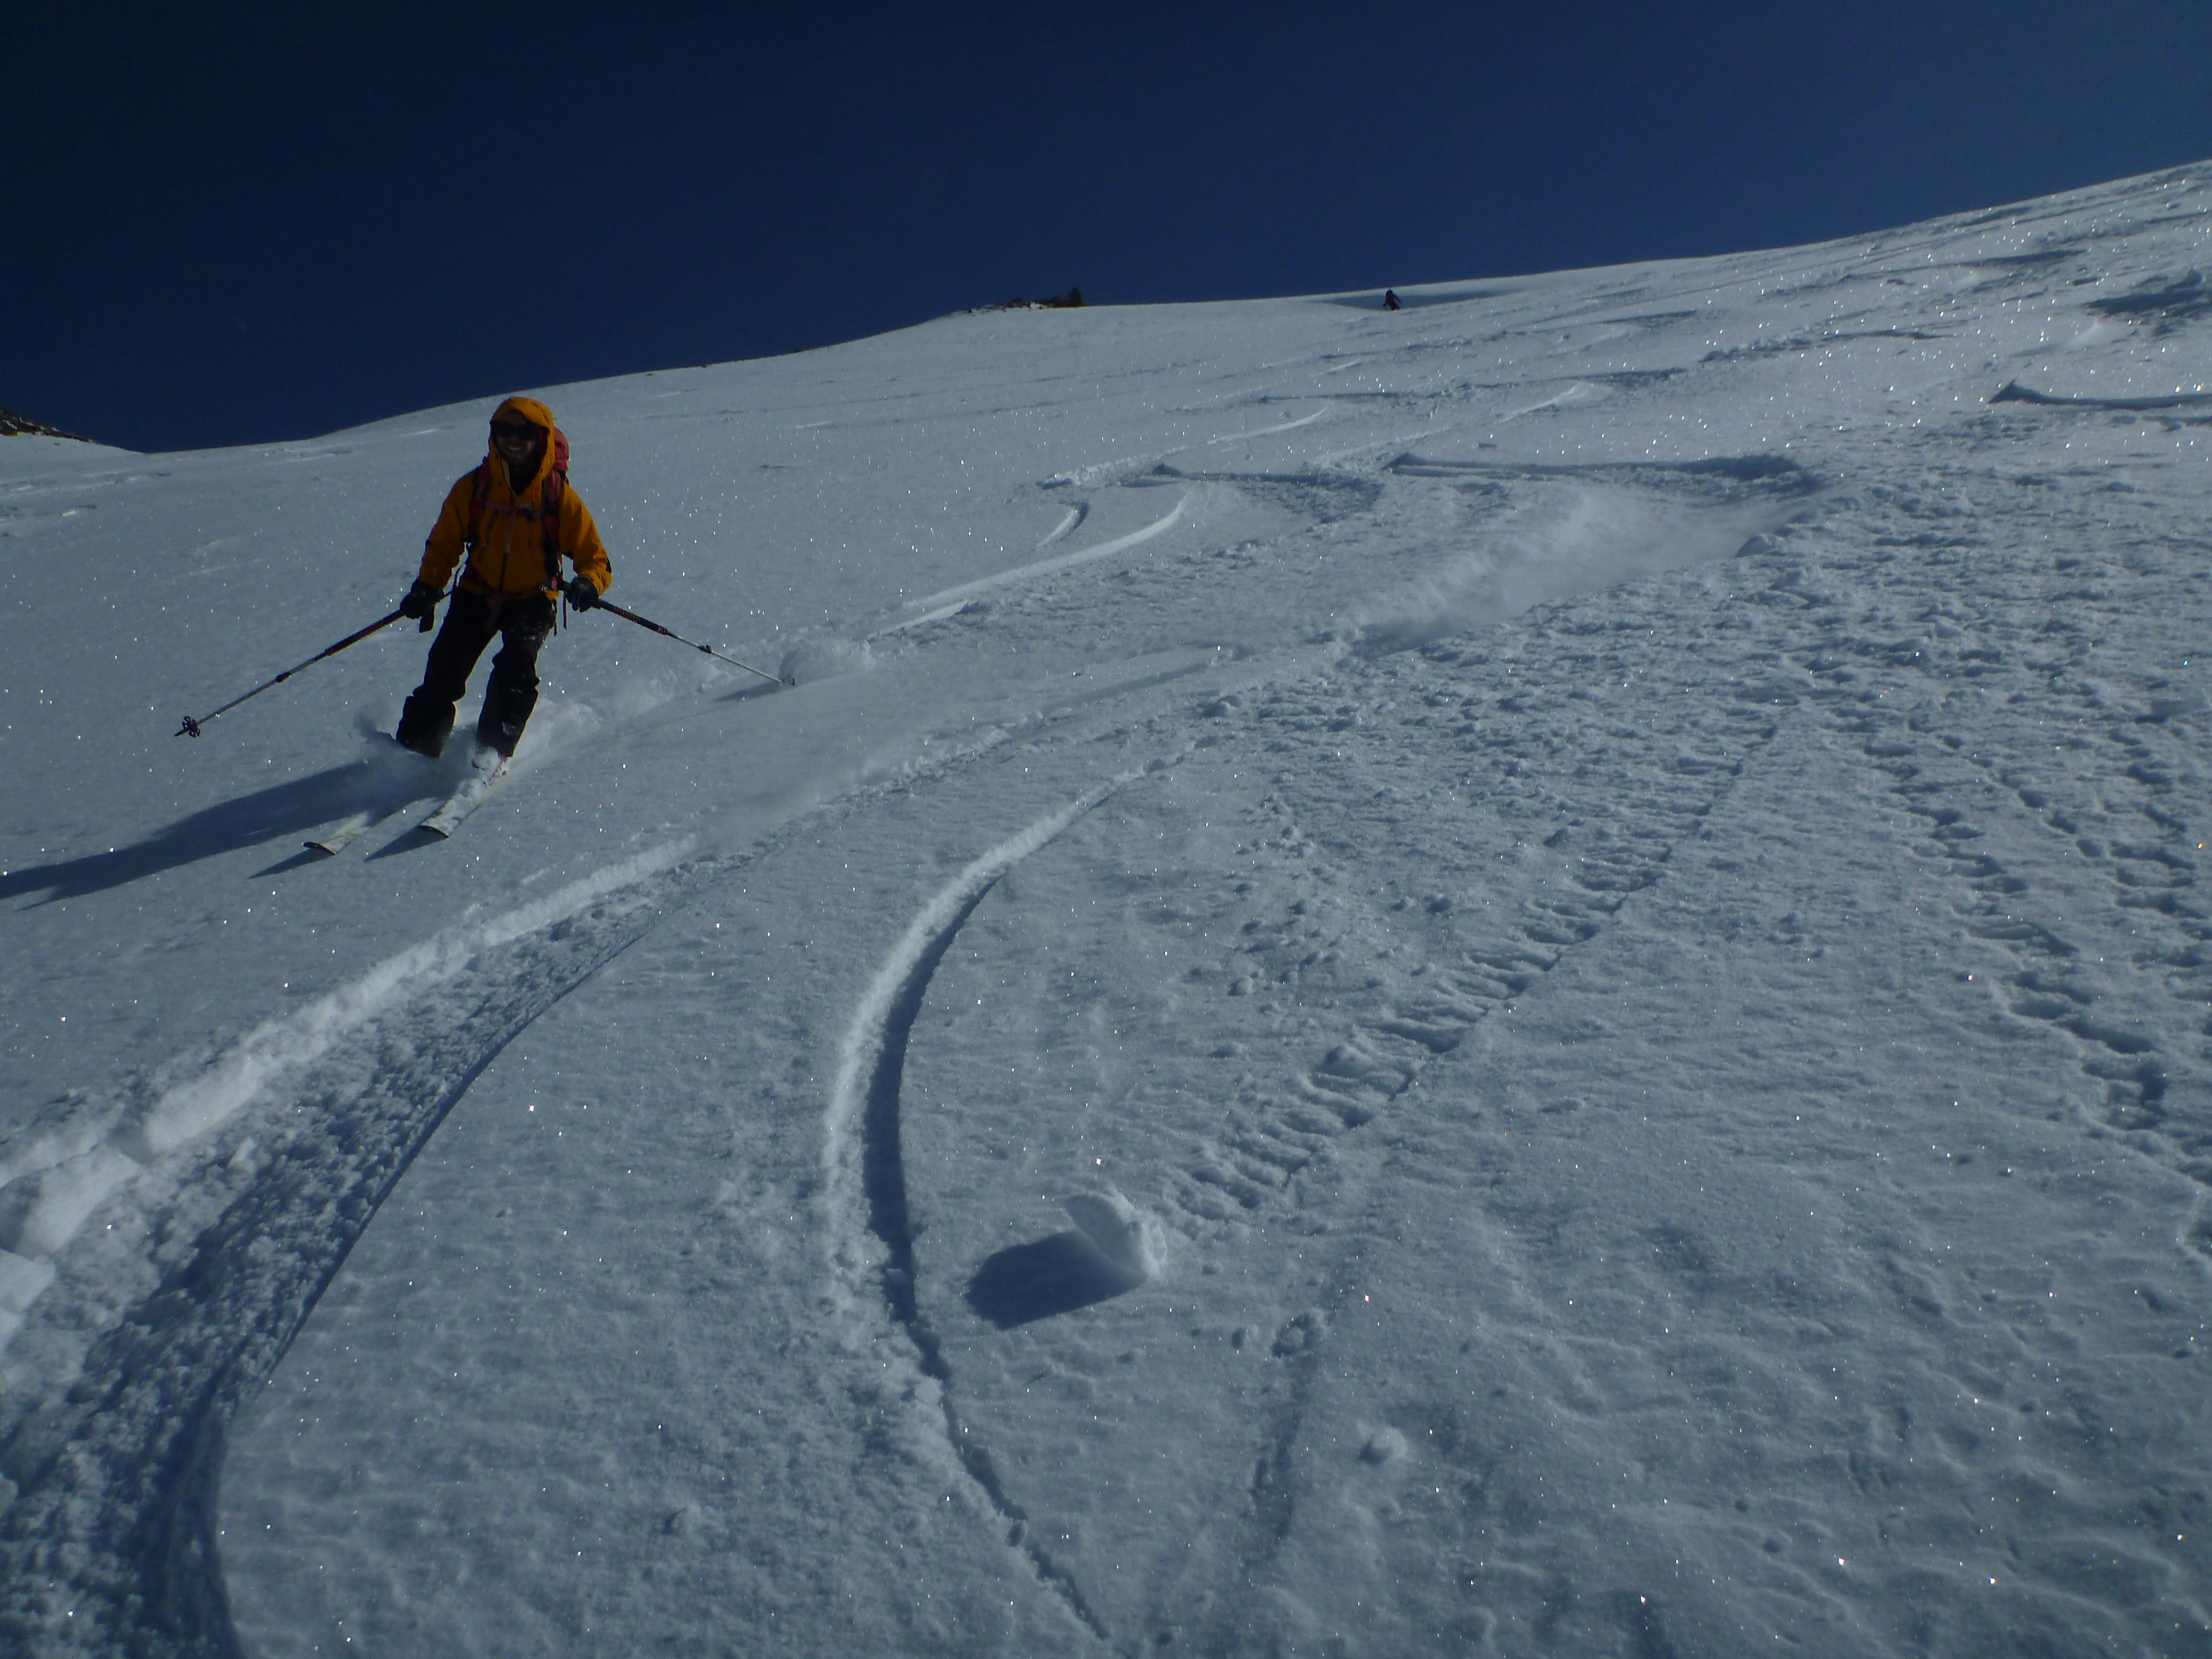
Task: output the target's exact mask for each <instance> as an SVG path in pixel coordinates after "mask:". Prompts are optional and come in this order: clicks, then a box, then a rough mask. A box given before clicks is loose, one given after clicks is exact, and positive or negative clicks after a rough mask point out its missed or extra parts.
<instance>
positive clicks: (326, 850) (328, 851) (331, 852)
mask: <svg viewBox="0 0 2212 1659" xmlns="http://www.w3.org/2000/svg"><path fill="white" fill-rule="evenodd" d="M300 845H301V846H302V847H304V848H307V850H308V851H309V852H310V853H320V854H322V855H323V856H324V857H325V858H326V859H334V858H336V857H337V855H338V849H337V848H335V847H329V846H325V844H324V843H323V842H319V841H303V842H301V843H300Z"/></svg>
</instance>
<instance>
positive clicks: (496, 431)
mask: <svg viewBox="0 0 2212 1659" xmlns="http://www.w3.org/2000/svg"><path fill="white" fill-rule="evenodd" d="M543 430H544V428H542V427H539V426H537V425H535V424H533V423H532V422H529V421H494V422H492V423H491V435H492V436H493V437H495V438H534V437H536V436H537V435H538V434H539V433H540V432H541V431H543Z"/></svg>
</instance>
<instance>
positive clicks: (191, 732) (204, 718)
mask: <svg viewBox="0 0 2212 1659" xmlns="http://www.w3.org/2000/svg"><path fill="white" fill-rule="evenodd" d="M405 614H406V613H405V612H404V611H393V612H392V614H391V615H390V616H388V617H378V618H377V620H376V621H374V622H373V623H369V625H368V627H366V628H364V629H362V630H361V631H360V632H359V633H357V634H349V635H346V636H345V637H344V638H343V639H342V640H340V641H338V642H337V644H336V645H334V646H331V647H329V648H328V649H327V650H323V651H318V652H316V653H315V654H314V655H313V656H312V657H310V658H308V659H307V661H306V662H302V663H295V664H294V665H292V666H291V667H289V668H288V669H286V670H285V671H283V673H281V674H279V675H278V676H277V677H276V678H275V679H273V680H264V681H262V682H261V684H258V685H257V686H255V687H254V688H253V690H251V691H249V692H247V693H246V696H245V697H233V698H232V699H231V700H230V701H229V702H227V703H225V704H223V706H222V708H218V709H216V711H215V714H228V713H229V712H230V711H231V710H232V709H234V708H237V707H238V705H239V704H240V703H242V702H245V701H246V697H258V696H260V695H261V694H262V693H263V692H264V691H266V690H268V689H269V688H270V686H272V685H281V684H283V683H284V682H285V681H286V680H289V679H290V678H292V676H293V675H295V674H296V673H298V672H299V671H301V669H302V668H307V667H309V666H311V665H313V664H315V663H319V662H320V661H321V660H322V659H324V658H325V657H335V656H336V655H337V653H339V652H341V651H343V650H344V649H345V648H346V647H348V646H349V645H359V644H360V643H361V642H362V641H363V640H365V639H367V638H368V636H369V635H371V634H374V632H376V630H377V629H380V628H389V627H391V626H392V623H396V622H398V620H399V618H400V617H403V616H404V615H405ZM424 626H425V627H428V623H425V624H424ZM215 714H203V715H201V716H200V717H199V718H198V719H197V720H194V719H193V718H192V717H191V715H190V714H187V715H185V723H184V724H183V725H182V726H179V727H178V728H177V729H176V731H175V732H173V733H172V735H173V736H175V737H179V738H197V736H199V734H200V727H202V726H205V725H206V724H207V723H208V722H209V721H210V720H213V719H214V718H215Z"/></svg>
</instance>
